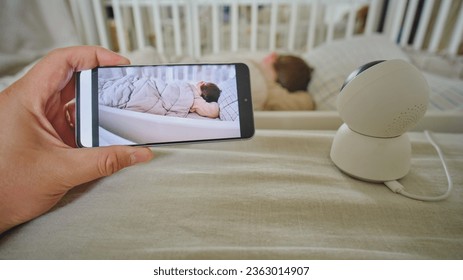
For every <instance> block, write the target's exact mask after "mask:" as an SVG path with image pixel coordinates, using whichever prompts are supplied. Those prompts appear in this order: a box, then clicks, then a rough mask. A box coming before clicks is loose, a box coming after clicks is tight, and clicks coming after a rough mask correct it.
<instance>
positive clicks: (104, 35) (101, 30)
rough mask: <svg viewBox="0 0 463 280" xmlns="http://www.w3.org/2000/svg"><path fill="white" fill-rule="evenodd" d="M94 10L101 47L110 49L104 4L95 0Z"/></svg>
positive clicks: (93, 2)
mask: <svg viewBox="0 0 463 280" xmlns="http://www.w3.org/2000/svg"><path fill="white" fill-rule="evenodd" d="M92 4H93V9H94V10H95V21H96V27H97V31H98V37H99V41H100V45H102V46H103V47H105V48H107V49H109V48H110V46H109V41H108V32H107V30H106V25H105V19H104V18H103V15H104V13H103V9H102V7H101V6H102V2H101V1H98V0H93V1H92Z"/></svg>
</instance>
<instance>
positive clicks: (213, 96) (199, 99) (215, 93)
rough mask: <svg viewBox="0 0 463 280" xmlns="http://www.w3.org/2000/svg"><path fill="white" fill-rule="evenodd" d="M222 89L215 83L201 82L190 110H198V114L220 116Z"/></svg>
mask: <svg viewBox="0 0 463 280" xmlns="http://www.w3.org/2000/svg"><path fill="white" fill-rule="evenodd" d="M221 92H222V91H221V90H220V88H219V87H218V86H217V85H216V84H214V83H206V82H204V81H201V82H199V83H198V84H197V85H196V88H195V92H194V94H195V95H194V100H193V105H192V106H191V108H190V112H196V113H197V114H198V115H200V116H203V117H209V118H218V117H219V104H218V103H217V101H219V97H220V93H221Z"/></svg>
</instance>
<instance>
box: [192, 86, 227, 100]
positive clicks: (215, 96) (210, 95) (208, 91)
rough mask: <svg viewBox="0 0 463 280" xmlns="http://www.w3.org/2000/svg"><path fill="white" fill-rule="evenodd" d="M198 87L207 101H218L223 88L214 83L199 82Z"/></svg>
mask: <svg viewBox="0 0 463 280" xmlns="http://www.w3.org/2000/svg"><path fill="white" fill-rule="evenodd" d="M198 88H199V90H200V92H201V97H202V98H204V100H206V102H209V103H210V102H217V101H218V100H219V96H220V93H221V92H222V90H221V89H220V88H219V87H218V86H217V85H216V84H214V83H206V82H199V83H198Z"/></svg>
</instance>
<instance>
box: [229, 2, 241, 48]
mask: <svg viewBox="0 0 463 280" xmlns="http://www.w3.org/2000/svg"><path fill="white" fill-rule="evenodd" d="M238 13H239V9H238V3H237V2H236V1H234V2H233V3H232V4H231V9H230V16H231V30H230V31H231V50H232V51H233V52H236V51H238Z"/></svg>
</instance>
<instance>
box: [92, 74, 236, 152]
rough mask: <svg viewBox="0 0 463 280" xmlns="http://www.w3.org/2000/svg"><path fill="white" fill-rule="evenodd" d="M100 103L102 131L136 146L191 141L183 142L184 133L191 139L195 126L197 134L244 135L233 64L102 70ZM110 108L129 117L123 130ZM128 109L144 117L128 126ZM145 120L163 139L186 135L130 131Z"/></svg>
mask: <svg viewBox="0 0 463 280" xmlns="http://www.w3.org/2000/svg"><path fill="white" fill-rule="evenodd" d="M98 104H99V108H100V113H99V114H100V117H99V119H100V130H101V128H103V129H106V130H109V131H111V132H112V133H116V134H117V135H119V136H122V137H124V138H125V139H129V140H131V141H133V142H135V143H142V142H145V143H149V142H151V143H152V142H164V141H169V142H170V141H186V140H190V139H184V138H183V137H184V136H183V135H187V134H188V136H190V135H192V133H191V132H189V133H185V132H186V130H185V129H187V130H189V128H190V127H193V126H194V129H195V131H197V133H203V135H204V134H211V136H210V137H211V138H223V137H239V110H238V94H237V88H236V69H235V66H234V65H161V66H136V67H105V68H100V69H98ZM108 107H110V108H113V109H120V111H118V112H120V114H121V116H122V115H123V116H124V122H126V123H127V124H126V125H125V129H124V130H122V129H121V128H120V127H118V126H120V125H119V124H120V123H121V121H120V119H122V117H121V118H119V119H118V120H116V118H115V117H114V111H112V113H113V115H111V117H105V114H107V113H106V112H105V108H108ZM124 111H125V112H127V111H132V112H137V113H142V114H143V115H144V117H136V119H135V118H134V119H133V121H130V122H129V120H128V118H130V117H131V116H133V114H126V113H124ZM160 116H161V117H160ZM141 119H143V120H144V121H146V120H147V119H149V120H150V122H149V124H147V125H145V126H147V127H146V129H150V130H153V129H154V128H155V127H156V130H157V131H160V130H162V131H163V135H165V134H172V135H174V134H175V135H177V134H178V133H179V130H180V129H181V130H182V131H183V133H182V134H181V135H182V136H181V137H180V136H172V137H171V138H166V139H158V137H160V136H157V135H159V133H157V135H156V136H154V134H155V133H153V136H150V137H146V136H143V137H142V136H141V134H142V133H143V132H136V133H130V132H129V131H128V129H129V128H128V127H130V126H132V125H141V123H140V120H141ZM183 120H185V121H183ZM193 120H194V121H193ZM199 121H201V122H203V123H204V124H205V125H204V129H200V127H202V126H203V125H201V124H198V122H199ZM111 122H114V123H111ZM116 122H117V123H118V124H117V125H116V124H115V123H116ZM137 122H138V123H137ZM147 123H148V122H147ZM160 123H162V128H161V124H160ZM225 123H227V124H225ZM232 123H233V124H232ZM180 125H181V128H180ZM165 128H169V129H168V130H166V129H165ZM225 128H227V129H225ZM116 130H117V131H116ZM119 130H121V131H119ZM202 130H204V131H202ZM214 130H215V132H214ZM139 131H140V129H139ZM100 133H101V132H100ZM166 137H167V136H166Z"/></svg>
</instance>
